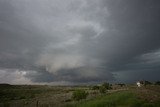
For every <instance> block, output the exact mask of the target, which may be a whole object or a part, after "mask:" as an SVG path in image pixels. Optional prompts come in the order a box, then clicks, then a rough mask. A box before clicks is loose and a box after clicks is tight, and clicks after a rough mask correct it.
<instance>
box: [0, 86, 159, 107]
mask: <svg viewBox="0 0 160 107" xmlns="http://www.w3.org/2000/svg"><path fill="white" fill-rule="evenodd" d="M77 89H83V90H85V91H86V92H88V93H89V95H88V97H87V99H85V100H80V101H74V100H73V99H72V93H73V92H74V91H75V90H77ZM0 107H160V86H155V85H149V86H146V87H141V88H137V87H136V86H134V85H131V86H125V87H118V88H114V89H112V90H108V91H107V93H105V94H102V93H99V91H98V90H92V89H91V88H90V87H87V86H84V87H82V86H79V87H69V86H65V87H64V86H47V85H0Z"/></svg>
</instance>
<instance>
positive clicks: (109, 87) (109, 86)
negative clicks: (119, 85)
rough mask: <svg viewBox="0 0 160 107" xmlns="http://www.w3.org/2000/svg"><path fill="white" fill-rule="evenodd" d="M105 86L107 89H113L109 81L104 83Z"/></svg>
mask: <svg viewBox="0 0 160 107" xmlns="http://www.w3.org/2000/svg"><path fill="white" fill-rule="evenodd" d="M102 86H103V87H105V88H106V89H112V87H111V85H110V84H109V83H107V82H105V83H103V84H102Z"/></svg>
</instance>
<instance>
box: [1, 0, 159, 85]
mask: <svg viewBox="0 0 160 107" xmlns="http://www.w3.org/2000/svg"><path fill="white" fill-rule="evenodd" d="M159 5H160V2H159V1H158V0H154V1H153V0H141V1H139V0H134V1H128V0H117V1H112V0H95V1H91V0H76V1H75V0H69V1H65V0H53V1H48V0H46V1H43V0H35V1H31V0H24V1H21V0H15V1H8V0H1V1H0V68H1V74H3V75H9V74H11V75H10V76H8V77H11V78H12V79H13V80H14V79H15V78H16V76H15V75H19V76H22V78H20V79H18V80H15V81H18V82H19V81H20V80H25V79H27V80H26V81H27V83H39V82H51V83H52V82H61V81H67V82H73V81H74V82H75V83H85V82H101V81H123V82H129V81H135V80H137V79H149V80H158V78H159V75H160V74H159V72H158V70H160V67H159V65H160V62H159V60H158V59H159V58H160V51H159V49H160V30H159V29H160V21H159V19H160V15H159V13H160V7H159ZM10 71H12V73H11V72H10ZM137 74H139V76H136V78H131V77H133V75H137ZM148 75H150V76H148ZM0 80H1V81H2V82H3V81H7V82H9V80H5V79H4V78H2V77H1V78H0Z"/></svg>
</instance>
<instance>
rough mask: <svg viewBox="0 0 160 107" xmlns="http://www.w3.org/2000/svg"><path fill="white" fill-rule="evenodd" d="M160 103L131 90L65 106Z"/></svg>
mask: <svg viewBox="0 0 160 107" xmlns="http://www.w3.org/2000/svg"><path fill="white" fill-rule="evenodd" d="M159 106H160V104H158V102H157V103H148V102H145V101H143V100H140V99H138V98H137V96H136V95H135V94H134V93H132V92H129V91H123V92H116V93H112V94H106V95H103V96H99V97H97V98H95V99H93V100H89V101H81V102H78V103H72V104H68V105H66V106H65V107H159Z"/></svg>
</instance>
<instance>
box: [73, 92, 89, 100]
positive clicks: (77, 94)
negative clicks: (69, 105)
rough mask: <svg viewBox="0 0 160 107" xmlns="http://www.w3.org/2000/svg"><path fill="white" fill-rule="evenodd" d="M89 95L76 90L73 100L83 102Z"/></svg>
mask: <svg viewBox="0 0 160 107" xmlns="http://www.w3.org/2000/svg"><path fill="white" fill-rule="evenodd" d="M87 95H88V93H87V92H85V91H84V90H75V91H74V92H73V95H72V98H73V99H74V100H77V101H79V100H81V99H86V97H87Z"/></svg>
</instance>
